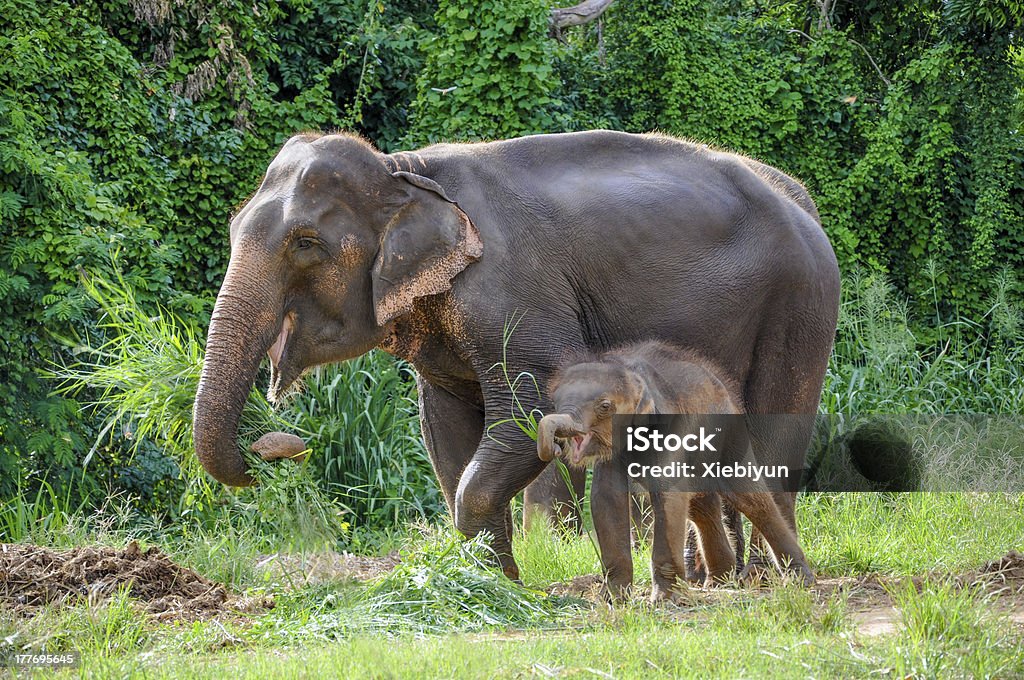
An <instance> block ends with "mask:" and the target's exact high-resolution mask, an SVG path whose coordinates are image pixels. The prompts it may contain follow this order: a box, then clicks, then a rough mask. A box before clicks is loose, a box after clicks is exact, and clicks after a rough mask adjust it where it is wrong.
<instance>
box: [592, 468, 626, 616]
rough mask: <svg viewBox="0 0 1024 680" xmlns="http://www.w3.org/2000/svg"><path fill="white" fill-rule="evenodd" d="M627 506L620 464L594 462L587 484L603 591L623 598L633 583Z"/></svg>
mask: <svg viewBox="0 0 1024 680" xmlns="http://www.w3.org/2000/svg"><path fill="white" fill-rule="evenodd" d="M629 506H630V493H629V482H628V480H627V479H626V475H625V473H624V471H623V469H622V466H620V465H616V464H615V462H614V461H611V462H604V463H598V464H597V465H595V466H594V479H593V480H592V481H591V485H590V514H591V516H592V517H593V518H594V529H595V530H596V531H597V544H598V546H600V548H601V567H602V569H603V570H604V578H605V581H604V592H605V595H606V596H607V597H608V598H609V599H612V600H621V599H624V598H625V597H626V595H627V594H628V592H629V587H630V586H631V585H633V551H632V550H631V546H630V513H629Z"/></svg>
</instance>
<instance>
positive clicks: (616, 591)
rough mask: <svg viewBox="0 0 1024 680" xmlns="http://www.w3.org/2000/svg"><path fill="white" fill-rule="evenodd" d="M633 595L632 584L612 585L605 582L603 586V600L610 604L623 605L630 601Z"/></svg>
mask: <svg viewBox="0 0 1024 680" xmlns="http://www.w3.org/2000/svg"><path fill="white" fill-rule="evenodd" d="M632 593H633V584H632V583H612V582H609V581H605V582H604V584H603V585H602V586H601V599H602V600H604V601H605V602H607V603H608V604H621V603H623V602H626V601H627V600H629V597H630V595H632Z"/></svg>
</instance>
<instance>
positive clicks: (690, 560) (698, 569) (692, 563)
mask: <svg viewBox="0 0 1024 680" xmlns="http://www.w3.org/2000/svg"><path fill="white" fill-rule="evenodd" d="M686 529H687V530H686V547H684V548H683V563H684V564H685V565H686V580H687V581H689V582H690V583H704V580H705V579H706V578H707V575H708V573H707V570H706V569H705V568H704V560H703V558H701V555H700V538H699V537H698V536H697V527H695V526H687V528H686Z"/></svg>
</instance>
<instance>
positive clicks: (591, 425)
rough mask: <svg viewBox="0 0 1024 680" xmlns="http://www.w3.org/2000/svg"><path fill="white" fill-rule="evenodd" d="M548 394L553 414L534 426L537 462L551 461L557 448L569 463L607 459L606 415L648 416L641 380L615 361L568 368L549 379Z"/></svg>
mask: <svg viewBox="0 0 1024 680" xmlns="http://www.w3.org/2000/svg"><path fill="white" fill-rule="evenodd" d="M548 391H549V393H550V394H551V400H552V401H553V402H554V405H555V410H554V413H551V414H549V415H546V416H544V418H542V419H541V421H540V423H538V426H537V455H538V456H539V457H540V458H541V459H542V460H551V459H552V458H554V457H555V456H556V455H557V454H558V450H559V449H561V451H562V452H563V453H566V454H567V455H568V457H569V461H570V462H571V463H573V464H574V465H586V464H588V463H594V462H598V461H603V460H607V459H609V458H611V457H612V416H614V415H615V414H616V413H623V414H625V413H652V412H653V402H652V400H651V398H650V394H649V392H648V391H647V385H646V383H645V382H644V380H643V379H642V378H641V377H640V376H639V375H637V374H636V373H635V372H634V371H631V370H629V369H628V368H626V367H624V366H622V365H620V364H617V363H615V362H610V361H591V362H584V363H578V364H574V365H572V366H570V367H568V368H566V369H564V370H562V371H560V372H559V373H558V374H556V375H555V377H554V378H552V380H551V382H550V384H549V385H548Z"/></svg>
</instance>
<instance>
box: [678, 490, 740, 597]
mask: <svg viewBox="0 0 1024 680" xmlns="http://www.w3.org/2000/svg"><path fill="white" fill-rule="evenodd" d="M722 510H723V508H722V503H721V499H720V498H719V496H718V494H714V493H702V494H696V495H695V497H694V498H693V500H692V501H691V502H690V508H689V513H690V520H691V521H692V522H693V524H694V525H695V526H696V527H697V531H698V533H699V537H700V554H701V556H702V557H703V563H704V565H706V566H705V570H706V574H705V585H714V584H715V583H720V582H722V581H725V580H728V579H729V578H730V577H731V576H733V574H735V572H736V553H735V552H734V549H733V546H732V544H731V543H730V542H729V535H728V533H727V532H726V529H725V526H724V525H723V522H722V519H723V518H722ZM687 539H688V540H689V535H688V536H687Z"/></svg>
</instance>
